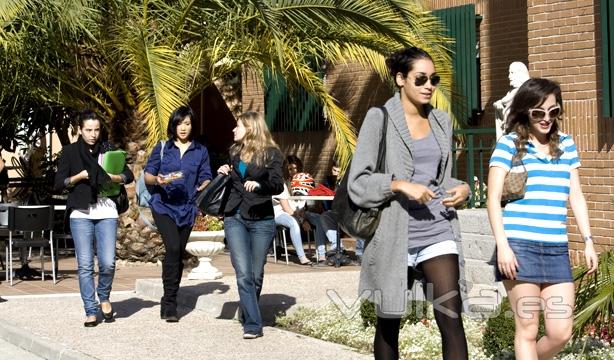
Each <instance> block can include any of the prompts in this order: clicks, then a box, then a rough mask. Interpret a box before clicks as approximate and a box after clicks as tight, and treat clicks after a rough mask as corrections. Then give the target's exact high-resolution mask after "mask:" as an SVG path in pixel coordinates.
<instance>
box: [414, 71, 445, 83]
mask: <svg viewBox="0 0 614 360" xmlns="http://www.w3.org/2000/svg"><path fill="white" fill-rule="evenodd" d="M429 79H430V80H431V85H433V86H437V84H439V82H440V81H441V77H440V76H439V75H437V74H433V75H431V77H430V78H429V77H428V76H426V75H424V74H420V75H417V76H416V79H415V80H414V85H416V86H422V85H424V84H426V82H427V81H429Z"/></svg>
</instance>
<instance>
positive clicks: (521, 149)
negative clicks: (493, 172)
mask: <svg viewBox="0 0 614 360" xmlns="http://www.w3.org/2000/svg"><path fill="white" fill-rule="evenodd" d="M551 94H554V97H555V99H556V103H557V104H558V105H559V106H560V107H561V112H560V115H559V116H558V117H557V118H556V119H554V120H553V121H552V127H551V128H550V132H549V133H548V147H549V148H550V154H551V155H552V157H553V158H555V159H558V158H559V157H560V156H561V155H562V153H563V152H562V151H561V149H560V148H559V140H560V139H559V121H560V120H561V119H562V115H563V99H562V96H561V87H560V86H559V84H557V83H556V82H554V81H552V80H549V79H544V78H532V79H529V80H527V81H525V83H524V84H522V86H520V88H518V92H517V93H516V95H514V99H513V100H512V104H511V105H510V112H509V115H508V116H507V127H506V129H505V133H506V134H509V133H512V132H515V133H516V134H517V135H518V137H517V138H516V139H515V140H514V143H515V144H516V155H514V160H518V159H522V157H523V156H524V155H525V154H526V153H527V142H528V141H529V129H530V123H529V109H532V108H535V107H538V106H540V105H541V104H543V103H544V101H546V98H547V97H548V96H550V95H551Z"/></svg>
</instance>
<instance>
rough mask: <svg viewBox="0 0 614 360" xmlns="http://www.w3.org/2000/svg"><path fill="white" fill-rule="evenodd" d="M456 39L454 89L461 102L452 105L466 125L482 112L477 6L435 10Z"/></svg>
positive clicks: (449, 34)
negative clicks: (478, 62) (479, 82)
mask: <svg viewBox="0 0 614 360" xmlns="http://www.w3.org/2000/svg"><path fill="white" fill-rule="evenodd" d="M433 15H435V16H437V17H438V18H439V19H440V20H441V22H442V23H443V24H444V26H445V27H446V29H447V35H448V36H449V37H451V38H453V39H454V40H455V41H454V45H453V48H452V50H453V54H452V66H453V70H454V75H453V80H452V81H453V83H452V87H453V88H454V89H455V91H456V93H457V94H459V95H461V96H462V98H463V99H462V100H461V102H460V103H459V102H454V103H453V104H452V111H453V112H454V114H455V115H456V117H457V118H458V119H459V120H461V122H463V123H465V124H472V123H473V122H474V117H475V115H476V114H477V113H478V112H480V111H481V107H480V91H479V86H478V76H479V75H478V66H477V49H476V47H477V40H476V37H477V35H476V21H477V20H478V19H479V17H476V14H475V5H473V4H471V5H463V6H457V7H452V8H447V9H439V10H434V11H433Z"/></svg>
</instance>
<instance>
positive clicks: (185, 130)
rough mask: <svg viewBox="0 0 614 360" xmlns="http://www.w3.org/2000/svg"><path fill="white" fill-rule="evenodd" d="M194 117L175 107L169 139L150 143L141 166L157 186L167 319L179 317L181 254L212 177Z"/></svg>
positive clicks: (154, 204) (154, 207)
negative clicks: (197, 202)
mask: <svg viewBox="0 0 614 360" xmlns="http://www.w3.org/2000/svg"><path fill="white" fill-rule="evenodd" d="M194 118H195V117H194V113H193V112H192V109H190V108H189V107H188V106H181V107H179V108H177V109H176V110H175V111H173V113H172V114H171V116H170V119H169V121H168V128H167V133H168V137H169V140H168V141H166V142H163V143H159V144H158V145H156V146H155V147H154V149H153V151H152V152H151V155H150V156H149V160H148V161H147V166H146V167H145V183H146V184H148V185H156V187H155V191H154V192H153V193H152V195H151V199H150V200H149V207H150V208H151V213H152V214H153V217H154V220H155V222H156V226H157V227H158V231H159V232H160V235H161V236H162V241H163V242H164V247H165V249H166V254H165V256H164V261H163V262H162V284H163V286H164V296H163V297H162V299H161V300H160V317H161V318H162V319H166V321H167V322H177V321H179V319H178V317H177V291H178V290H179V283H180V282H181V274H182V272H183V262H182V257H183V252H184V251H185V247H186V244H187V242H188V238H189V237H190V232H191V231H192V226H194V219H195V218H196V215H197V214H198V208H197V207H196V205H195V203H194V200H195V199H196V196H197V193H198V192H199V191H201V190H202V189H204V187H205V186H206V185H207V183H209V181H210V180H211V168H210V166H209V154H208V152H207V149H206V148H205V147H204V146H203V145H201V144H200V143H198V142H196V141H194V140H192V119H194ZM162 146H164V151H163V152H162V156H161V149H162Z"/></svg>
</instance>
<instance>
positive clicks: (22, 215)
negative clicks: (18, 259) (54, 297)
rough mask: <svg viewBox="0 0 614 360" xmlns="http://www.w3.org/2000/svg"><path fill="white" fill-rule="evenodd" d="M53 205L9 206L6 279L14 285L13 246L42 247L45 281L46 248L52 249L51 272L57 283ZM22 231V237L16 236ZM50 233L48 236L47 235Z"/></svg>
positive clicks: (41, 255) (42, 278)
mask: <svg viewBox="0 0 614 360" xmlns="http://www.w3.org/2000/svg"><path fill="white" fill-rule="evenodd" d="M53 223H54V222H53V207H51V206H15V207H9V224H8V230H9V239H8V243H7V244H6V279H8V280H9V283H10V285H11V286H13V248H14V247H17V248H21V247H33V246H34V247H36V246H38V247H40V258H41V280H42V281H45V262H44V251H43V250H44V248H45V247H46V246H49V249H50V251H51V272H52V275H53V283H54V284H55V283H56V277H55V271H56V264H55V256H54V252H53V250H54V249H53ZM18 233H21V234H22V236H21V237H16V236H15V235H17V234H18ZM46 235H48V236H46Z"/></svg>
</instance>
